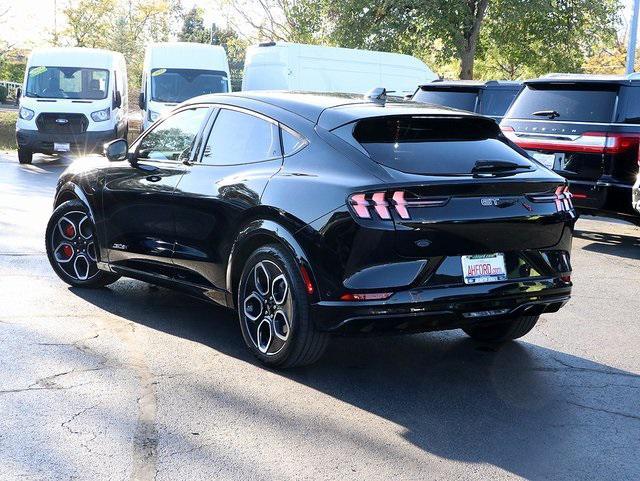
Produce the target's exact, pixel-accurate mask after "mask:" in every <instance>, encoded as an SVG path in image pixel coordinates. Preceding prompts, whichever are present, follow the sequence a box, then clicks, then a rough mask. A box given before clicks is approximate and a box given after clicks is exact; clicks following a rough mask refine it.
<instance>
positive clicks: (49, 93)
mask: <svg viewBox="0 0 640 481" xmlns="http://www.w3.org/2000/svg"><path fill="white" fill-rule="evenodd" d="M108 86H109V71H108V70H104V69H97V68H85V67H45V66H37V67H31V68H30V69H29V73H28V75H27V88H26V91H25V95H26V96H27V97H38V98H48V99H86V100H100V99H106V98H107V91H108Z"/></svg>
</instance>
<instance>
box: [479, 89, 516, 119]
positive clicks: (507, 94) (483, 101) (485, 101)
mask: <svg viewBox="0 0 640 481" xmlns="http://www.w3.org/2000/svg"><path fill="white" fill-rule="evenodd" d="M516 95H518V90H510V89H486V90H485V91H484V92H482V96H481V97H480V113H481V114H482V115H493V116H495V117H501V116H503V115H504V113H505V112H506V111H507V109H508V108H509V106H510V105H511V102H513V99H514V98H516Z"/></svg>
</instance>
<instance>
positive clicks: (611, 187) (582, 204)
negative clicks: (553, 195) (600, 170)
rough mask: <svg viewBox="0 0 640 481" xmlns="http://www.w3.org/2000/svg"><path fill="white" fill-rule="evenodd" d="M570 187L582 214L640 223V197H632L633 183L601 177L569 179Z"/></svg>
mask: <svg viewBox="0 0 640 481" xmlns="http://www.w3.org/2000/svg"><path fill="white" fill-rule="evenodd" d="M636 185H637V184H636ZM569 187H570V189H571V193H572V194H573V195H574V197H573V205H574V206H575V208H576V209H577V210H578V212H580V213H581V214H587V215H602V216H606V217H615V218H619V219H622V220H626V221H628V222H632V223H634V224H638V225H640V210H639V209H638V207H639V206H638V199H633V198H632V193H633V186H632V185H630V184H624V183H621V182H613V181H610V180H605V179H600V180H598V181H596V182H593V181H576V180H569ZM583 196H585V197H583ZM634 207H635V208H634Z"/></svg>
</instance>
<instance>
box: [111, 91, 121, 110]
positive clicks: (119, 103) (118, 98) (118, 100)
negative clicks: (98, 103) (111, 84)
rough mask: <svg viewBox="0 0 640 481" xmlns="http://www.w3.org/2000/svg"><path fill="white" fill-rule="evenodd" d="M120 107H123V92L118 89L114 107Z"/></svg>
mask: <svg viewBox="0 0 640 481" xmlns="http://www.w3.org/2000/svg"><path fill="white" fill-rule="evenodd" d="M119 107H122V94H120V92H117V91H116V95H115V97H114V99H113V108H114V109H117V108H119Z"/></svg>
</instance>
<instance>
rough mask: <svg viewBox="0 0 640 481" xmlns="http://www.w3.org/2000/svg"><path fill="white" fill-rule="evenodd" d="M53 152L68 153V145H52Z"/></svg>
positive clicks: (69, 147)
mask: <svg viewBox="0 0 640 481" xmlns="http://www.w3.org/2000/svg"><path fill="white" fill-rule="evenodd" d="M53 150H55V151H56V152H69V151H70V150H71V145H70V144H59V143H58V142H54V143H53Z"/></svg>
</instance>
